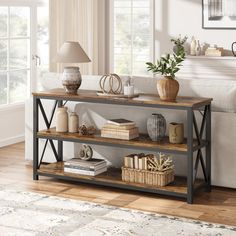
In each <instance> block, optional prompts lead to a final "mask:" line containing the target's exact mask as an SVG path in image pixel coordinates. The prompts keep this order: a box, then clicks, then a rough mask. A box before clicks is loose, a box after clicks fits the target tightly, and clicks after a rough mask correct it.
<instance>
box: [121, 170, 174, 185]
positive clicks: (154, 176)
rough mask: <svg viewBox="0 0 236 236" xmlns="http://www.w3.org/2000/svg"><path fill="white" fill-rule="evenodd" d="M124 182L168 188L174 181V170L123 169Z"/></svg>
mask: <svg viewBox="0 0 236 236" xmlns="http://www.w3.org/2000/svg"><path fill="white" fill-rule="evenodd" d="M121 169H122V181H125V182H133V183H140V184H147V185H153V186H166V185H167V184H169V183H171V182H173V181H174V170H167V171H164V172H157V171H149V170H139V169H131V168H126V167H122V168H121Z"/></svg>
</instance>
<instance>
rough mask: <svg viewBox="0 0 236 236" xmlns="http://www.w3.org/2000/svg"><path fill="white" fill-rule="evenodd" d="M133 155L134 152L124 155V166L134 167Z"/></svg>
mask: <svg viewBox="0 0 236 236" xmlns="http://www.w3.org/2000/svg"><path fill="white" fill-rule="evenodd" d="M134 156H135V154H130V155H128V156H125V157H124V166H125V167H127V168H132V169H133V168H134Z"/></svg>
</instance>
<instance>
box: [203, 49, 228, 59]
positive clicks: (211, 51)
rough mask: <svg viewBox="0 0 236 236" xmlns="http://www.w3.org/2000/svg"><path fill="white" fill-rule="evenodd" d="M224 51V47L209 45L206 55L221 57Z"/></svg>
mask: <svg viewBox="0 0 236 236" xmlns="http://www.w3.org/2000/svg"><path fill="white" fill-rule="evenodd" d="M223 52H224V49H223V48H214V47H209V48H207V50H206V51H205V56H208V57H221V56H222V55H223Z"/></svg>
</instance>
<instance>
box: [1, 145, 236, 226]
mask: <svg viewBox="0 0 236 236" xmlns="http://www.w3.org/2000/svg"><path fill="white" fill-rule="evenodd" d="M0 184H1V185H7V186H9V188H15V189H21V190H26V191H33V192H37V193H44V194H47V195H55V196H60V197H65V198H71V199H80V200H86V201H91V202H96V203H104V204H109V205H113V206H120V207H126V208H132V209H138V210H143V211H149V212H156V213H163V214H169V215H174V216H180V217H187V218H192V219H197V220H203V221H208V222H214V223H221V224H227V225H234V226H236V190H233V189H225V188H217V187H214V188H213V190H212V192H211V193H203V194H199V195H198V196H196V198H195V200H194V204H192V205H189V204H187V203H185V202H184V201H183V200H181V199H176V198H167V197H163V196H157V195H153V194H144V193H139V192H134V191H126V190H117V189H113V188H105V187H96V186H94V185H88V184H78V183H70V182H66V181H58V180H55V179H50V178H46V177H45V178H44V177H40V180H39V181H33V180H32V167H31V165H30V163H27V162H26V161H25V160H24V143H19V144H15V145H11V146H8V147H4V148H0Z"/></svg>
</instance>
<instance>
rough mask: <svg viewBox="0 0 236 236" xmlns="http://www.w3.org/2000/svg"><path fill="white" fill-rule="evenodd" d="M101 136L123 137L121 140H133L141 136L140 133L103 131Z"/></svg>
mask: <svg viewBox="0 0 236 236" xmlns="http://www.w3.org/2000/svg"><path fill="white" fill-rule="evenodd" d="M101 137H103V138H114V139H121V140H131V139H135V138H138V137H139V134H138V133H134V134H112V133H107V132H103V131H101Z"/></svg>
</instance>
